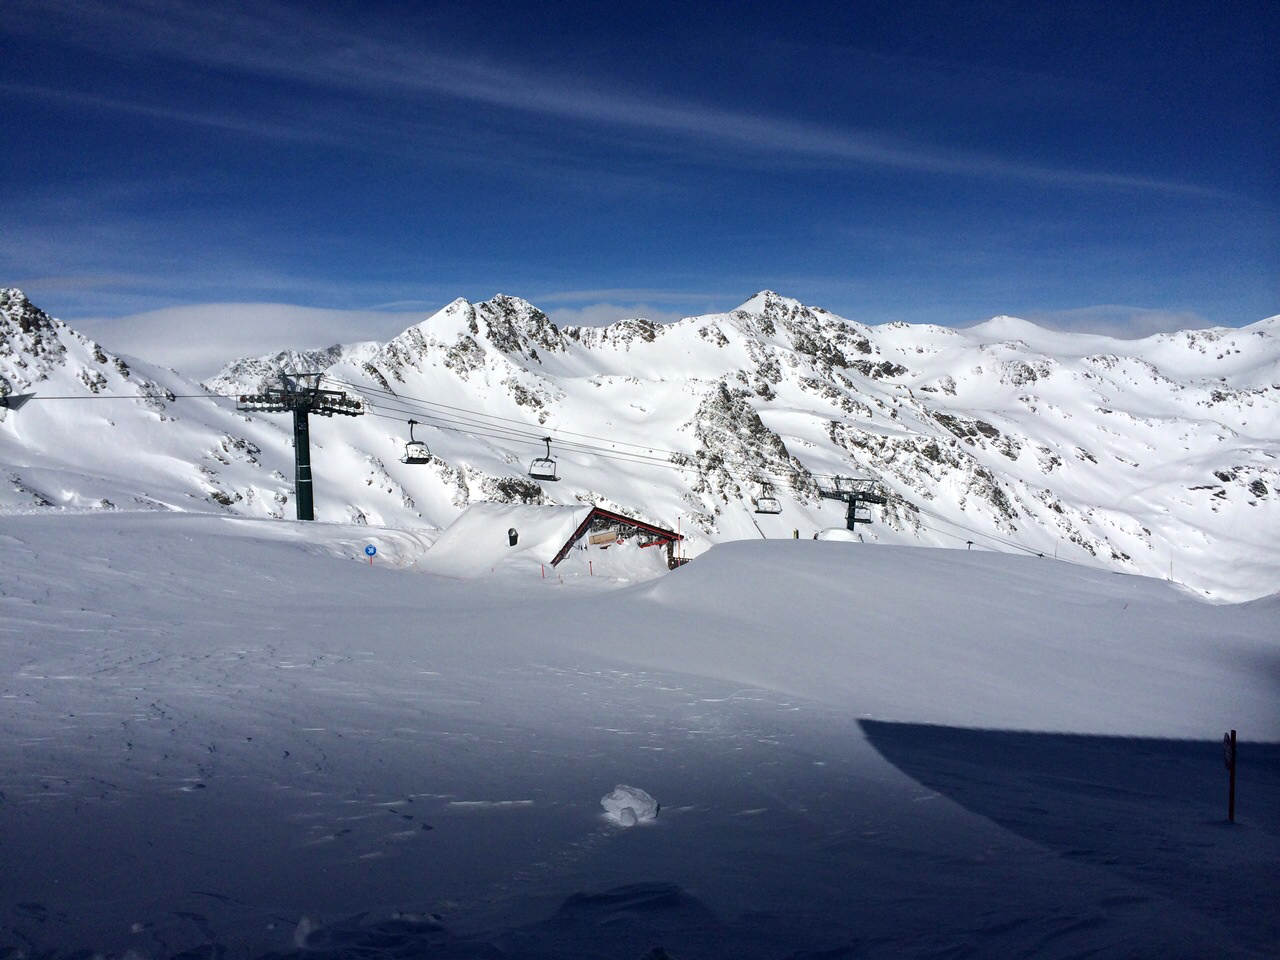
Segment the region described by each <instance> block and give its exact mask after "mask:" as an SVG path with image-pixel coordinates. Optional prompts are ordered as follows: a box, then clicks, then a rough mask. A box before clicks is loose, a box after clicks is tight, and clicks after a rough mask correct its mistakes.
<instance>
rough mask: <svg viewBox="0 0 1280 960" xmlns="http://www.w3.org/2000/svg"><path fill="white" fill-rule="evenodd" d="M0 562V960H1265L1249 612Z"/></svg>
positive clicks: (1062, 599)
mask: <svg viewBox="0 0 1280 960" xmlns="http://www.w3.org/2000/svg"><path fill="white" fill-rule="evenodd" d="M566 509H568V508H560V509H559V510H556V511H553V512H552V515H553V516H554V515H556V514H559V513H560V512H561V511H563V510H566ZM528 510H529V508H528V507H518V506H505V507H499V506H496V505H486V506H485V509H484V510H482V511H480V513H497V514H501V516H497V517H494V518H493V519H496V520H499V521H500V522H501V523H502V524H503V525H505V524H506V523H507V522H514V523H521V524H522V525H523V524H524V520H523V519H522V518H523V516H524V514H525V513H526V512H527V511H528ZM527 532H528V534H529V538H530V539H537V537H538V536H548V537H550V540H549V541H547V542H555V541H556V540H558V538H559V534H557V533H555V532H554V531H550V530H548V531H543V532H541V533H539V532H538V531H536V530H534V529H533V528H532V527H529V528H527ZM523 542H524V541H523V539H522V543H523ZM0 545H2V546H3V549H4V555H5V559H6V563H5V568H4V573H3V575H2V579H0V583H2V584H3V590H0V638H3V641H2V642H0V730H2V731H3V732H4V736H3V737H0V864H3V870H2V871H0V873H2V879H0V889H3V890H4V891H5V896H3V897H0V956H3V957H7V958H13V960H17V958H22V957H33V958H34V957H47V958H50V960H73V958H82V957H89V956H95V957H102V958H104V960H135V958H156V960H161V958H172V960H179V958H193V957H223V958H226V960H250V958H252V960H284V958H290V960H308V958H311V960H314V958H316V957H334V958H337V957H342V958H348V957H356V958H378V960H390V958H410V957H451V958H464V957H466V958H487V960H503V958H507V960H578V958H582V957H602V958H611V960H637V958H640V957H648V958H650V960H657V958H659V957H664V956H669V957H672V958H675V960H722V958H726V957H732V958H735V960H736V958H742V960H831V958H845V957H847V958H881V960H902V958H918V960H927V958H935V960H936V958H937V957H948V956H964V957H972V958H983V960H987V958H989V960H1005V958H1009V957H1036V958H1040V960H1068V958H1078V957H1085V956H1087V957H1096V958H1111V960H1129V958H1133V957H1161V958H1181V960H1192V958H1201V957H1221V958H1237V960H1262V958H1267V957H1273V956H1274V954H1275V950H1274V948H1275V944H1276V943H1277V939H1278V938H1280V915H1278V914H1277V913H1276V910H1275V903H1276V897H1277V894H1280V877H1278V876H1277V874H1276V870H1275V866H1276V863H1277V861H1278V859H1280V746H1278V745H1277V741H1280V697H1277V690H1276V682H1277V681H1276V678H1277V676H1278V675H1280V674H1278V673H1277V670H1276V666H1277V656H1278V652H1277V649H1276V644H1275V622H1276V614H1277V602H1276V598H1268V599H1264V600H1258V601H1253V602H1251V603H1244V604H1210V603H1204V602H1201V601H1198V600H1197V599H1195V598H1194V597H1192V596H1189V595H1188V594H1187V593H1186V592H1185V591H1183V590H1180V589H1179V588H1177V587H1176V586H1174V585H1171V584H1168V583H1164V582H1161V581H1157V580H1152V579H1149V578H1142V577H1117V576H1113V575H1110V574H1108V573H1105V572H1103V571H1098V570H1090V569H1087V568H1083V567H1066V566H1063V565H1060V564H1052V563H1046V562H1044V561H1041V560H1039V559H1038V558H1035V557H1027V556H1010V555H1001V554H994V553H988V552H977V551H972V552H971V551H966V550H963V549H951V550H946V549H939V550H920V549H910V548H903V547H893V546H887V547H886V546H872V545H864V544H856V543H855V544H848V543H827V542H814V541H812V540H808V539H805V540H799V541H794V540H776V541H768V542H762V541H760V540H756V541H744V542H737V543H729V544H720V545H715V546H713V547H712V548H711V549H709V550H708V551H707V552H706V553H705V554H703V555H702V556H701V557H699V558H698V559H697V560H696V561H695V562H693V563H691V564H689V565H687V566H684V567H681V568H679V569H678V570H676V571H674V572H672V573H670V574H668V575H666V576H660V577H655V578H652V579H650V580H649V581H647V582H644V583H639V584H633V585H630V586H626V587H622V588H621V589H620V588H619V581H618V580H617V579H610V578H606V577H602V576H594V577H593V576H590V575H589V573H588V572H587V571H586V570H585V569H582V567H581V566H580V567H579V569H578V570H577V571H575V573H574V574H572V575H571V574H569V573H566V574H565V575H563V576H560V575H557V576H554V577H547V578H545V579H544V578H541V577H539V576H537V574H536V567H534V569H533V570H527V569H519V568H517V567H502V568H499V570H498V571H497V572H496V573H495V574H493V575H484V576H480V577H479V578H478V579H469V580H463V579H459V578H458V577H457V576H452V575H438V574H432V573H427V572H424V568H425V566H426V564H427V561H428V559H429V558H430V556H431V553H432V551H433V550H434V549H435V547H432V548H431V549H430V550H428V549H426V547H427V544H426V542H425V541H424V540H423V539H422V538H420V537H417V536H415V535H413V534H411V533H407V532H405V531H399V530H391V529H381V530H379V529H373V528H370V527H367V526H360V525H343V524H335V523H311V524H307V523H298V522H293V521H286V522H276V521H269V520H261V519H247V518H240V517H234V516H215V515H210V514H191V513H181V514H180V513H172V512H166V513H160V512H150V513H143V512H136V511H135V512H125V511H101V512H95V513H66V512H54V511H43V512H39V513H35V514H32V515H27V516H9V517H6V518H5V522H4V524H3V527H2V528H0ZM366 545H367V546H375V547H376V549H377V555H376V557H375V560H374V562H372V563H370V562H368V561H367V560H366V558H365V555H364V552H363V548H364V547H365V546H366ZM465 547H466V545H465V544H459V545H456V546H455V547H454V549H459V550H461V549H465ZM424 551H425V552H424ZM472 557H473V558H474V559H480V557H478V556H477V555H476V554H475V553H473V554H472ZM597 572H598V571H597ZM1237 727H1238V728H1239V734H1240V772H1239V791H1238V794H1239V796H1238V805H1237V809H1236V822H1235V824H1234V825H1230V824H1228V822H1227V819H1226V818H1227V776H1226V771H1225V770H1224V769H1223V759H1222V746H1221V740H1222V735H1223V732H1224V730H1226V729H1229V728H1237ZM619 785H626V786H628V787H630V788H632V790H633V791H643V792H644V795H645V796H648V797H651V798H652V800H653V802H654V803H655V804H656V807H657V809H656V811H654V812H656V814H657V816H656V818H655V819H642V820H640V821H639V822H638V823H635V824H634V825H632V826H626V824H627V823H628V822H629V821H628V820H627V819H625V818H623V817H618V816H610V815H609V812H608V806H607V804H606V800H607V799H608V798H610V797H612V796H614V794H615V791H616V789H617V787H618V786H619ZM628 795H630V794H628ZM659 948H661V949H662V950H663V951H665V952H662V953H659V952H657V950H658V949H659Z"/></svg>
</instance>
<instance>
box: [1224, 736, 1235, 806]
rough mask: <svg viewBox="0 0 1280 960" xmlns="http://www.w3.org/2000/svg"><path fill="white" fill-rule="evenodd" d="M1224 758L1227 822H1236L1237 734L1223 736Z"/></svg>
mask: <svg viewBox="0 0 1280 960" xmlns="http://www.w3.org/2000/svg"><path fill="white" fill-rule="evenodd" d="M1222 758H1223V760H1225V761H1226V764H1227V773H1228V781H1227V782H1228V787H1227V820H1229V821H1230V822H1231V823H1235V822H1236V732H1235V731H1234V730H1232V731H1231V732H1230V733H1224V734H1223V735H1222Z"/></svg>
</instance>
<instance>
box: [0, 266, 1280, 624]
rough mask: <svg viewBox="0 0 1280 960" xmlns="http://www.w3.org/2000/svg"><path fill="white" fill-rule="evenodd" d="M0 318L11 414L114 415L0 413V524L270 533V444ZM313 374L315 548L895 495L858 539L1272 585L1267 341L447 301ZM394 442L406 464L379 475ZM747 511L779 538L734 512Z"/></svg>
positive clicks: (1209, 591) (1276, 363)
mask: <svg viewBox="0 0 1280 960" xmlns="http://www.w3.org/2000/svg"><path fill="white" fill-rule="evenodd" d="M3 303H4V306H3V310H4V313H3V317H4V319H3V321H0V323H3V324H4V326H2V327H0V330H5V331H9V332H8V333H7V334H0V336H4V337H5V340H4V350H3V353H4V355H3V356H2V357H0V376H3V377H5V378H6V380H7V381H8V382H9V383H10V384H11V387H10V389H12V390H14V391H17V392H22V391H24V390H27V389H30V388H31V384H35V386H34V389H35V390H36V392H37V393H38V394H45V393H53V392H57V393H68V394H71V395H76V396H90V395H94V396H99V395H103V394H111V395H113V396H114V395H116V394H119V395H121V396H126V397H133V398H134V399H132V400H128V401H120V402H119V406H118V407H117V406H116V405H114V404H111V403H108V402H98V403H80V404H74V403H71V402H67V403H66V405H65V408H64V409H61V410H56V407H55V403H54V402H53V401H49V402H47V403H38V402H33V403H31V404H28V405H27V406H26V407H24V408H22V410H21V411H18V412H16V413H15V412H8V413H7V414H6V415H5V418H4V421H3V422H2V423H0V452H2V453H3V454H4V459H5V462H6V463H7V464H13V465H14V466H13V467H12V468H11V471H10V483H9V485H8V489H7V490H5V491H4V494H3V496H4V501H5V503H6V505H7V506H8V508H9V509H18V508H30V507H34V506H36V505H38V504H40V503H41V502H42V501H43V502H44V503H48V504H53V505H55V506H61V505H85V504H93V503H96V502H98V501H99V500H100V499H102V498H106V499H108V500H110V501H111V502H112V503H116V501H117V500H120V499H124V500H126V501H131V500H136V499H137V498H138V497H141V496H143V495H144V494H145V495H146V496H147V497H149V498H150V499H151V500H154V501H158V502H160V503H162V504H163V505H164V506H166V507H170V508H179V509H197V508H203V509H211V508H213V509H216V508H217V506H216V503H215V502H214V501H216V502H217V503H222V504H223V507H222V508H223V509H227V510H231V511H234V512H237V513H242V514H245V515H250V516H272V515H274V516H289V515H292V511H293V506H292V503H291V502H290V500H291V486H292V485H291V478H292V461H291V452H290V450H289V443H288V436H287V431H288V429H289V424H288V423H287V418H286V417H285V416H284V415H276V416H271V415H256V416H254V417H252V418H249V417H245V416H243V415H237V414H235V413H234V412H233V411H232V410H231V409H230V407H231V406H232V404H231V403H229V402H227V401H225V400H224V401H222V402H221V403H219V402H217V401H214V400H211V399H196V400H181V399H180V400H176V401H173V402H167V403H166V406H165V408H164V410H163V412H161V411H157V410H153V409H151V408H150V407H148V406H147V405H148V404H152V405H154V403H155V402H154V401H150V400H145V399H138V397H139V396H140V395H143V394H146V391H147V389H150V388H143V387H140V386H139V382H138V379H137V378H138V376H139V374H138V373H135V374H134V375H133V377H134V379H133V380H128V378H125V377H124V376H123V375H122V374H119V373H118V370H117V369H116V367H115V358H112V357H111V356H110V355H109V354H106V353H105V351H103V350H101V348H97V347H95V346H94V345H91V344H89V343H88V342H87V341H83V338H78V337H77V336H76V335H75V334H73V333H72V332H71V331H69V330H67V329H66V328H65V327H63V326H62V325H60V324H58V323H57V321H50V320H48V319H47V318H45V320H43V321H40V323H39V324H36V326H38V327H40V329H42V330H47V331H48V332H47V333H44V334H42V335H41V342H42V343H43V342H46V341H52V340H57V341H58V342H59V343H65V344H67V346H66V347H65V349H64V352H63V354H60V355H58V356H57V357H53V356H51V355H49V353H48V350H47V348H45V347H42V346H41V344H40V343H36V342H33V341H31V340H30V338H29V337H28V336H27V335H26V334H21V333H14V332H13V331H14V330H16V329H17V328H18V327H17V326H15V324H18V321H17V320H15V319H14V318H15V317H18V316H20V315H22V316H25V315H27V314H24V313H23V311H28V312H29V311H30V310H31V309H33V308H30V306H29V305H26V302H25V299H23V298H22V297H21V295H20V294H19V293H18V292H16V291H9V292H8V293H7V294H5V300H4V301H3ZM41 324H43V326H41ZM19 325H20V324H19ZM24 337H27V339H24ZM42 350H43V351H44V352H42ZM95 350H96V351H97V354H100V355H102V356H103V358H104V359H103V360H101V361H99V360H97V359H95V357H96V355H97V354H95V352H94V351H95ZM130 363H132V361H130ZM20 364H26V366H25V367H23V366H20ZM277 365H278V363H277ZM37 368H38V370H37ZM133 369H135V370H137V371H142V370H144V369H145V370H146V376H147V377H148V378H150V379H149V382H152V381H154V382H155V383H156V384H158V385H159V386H161V387H163V388H164V389H168V390H170V391H171V392H174V393H201V392H202V391H201V389H200V388H198V387H196V386H195V385H192V384H189V383H185V382H184V381H182V380H181V378H179V377H177V376H175V375H173V374H172V373H167V372H164V371H155V370H152V368H144V367H143V366H142V365H138V364H134V367H133ZM273 369H276V368H275V367H272V366H271V364H270V363H269V362H265V361H264V363H259V364H252V363H248V362H245V361H241V362H239V363H238V364H236V363H233V364H231V365H229V366H228V368H227V369H226V370H224V372H223V374H222V375H220V377H219V378H218V379H217V381H216V383H211V384H210V386H215V387H216V388H217V389H218V391H220V392H223V393H225V394H235V393H239V392H243V391H252V390H255V389H258V388H259V386H260V385H261V376H262V374H263V373H264V371H268V370H273ZM113 371H115V372H113ZM236 371H241V372H242V373H239V374H238V373H237V372H236ZM37 373H38V375H36V374H37ZM327 374H328V376H327V379H326V386H329V387H331V388H337V389H345V390H348V391H350V392H351V393H353V394H355V395H357V396H359V397H361V398H362V399H363V400H364V401H365V402H366V404H367V407H368V410H369V414H370V415H366V416H362V417H358V418H354V419H347V418H336V419H334V420H324V421H321V420H319V419H318V418H313V426H312V432H311V434H312V445H313V452H312V463H313V468H314V471H315V476H316V502H317V515H318V516H319V518H320V519H323V520H331V521H343V522H370V523H374V524H384V525H389V526H401V527H410V526H413V527H428V528H434V529H440V528H443V527H446V526H448V524H449V523H451V522H452V521H453V520H454V519H455V518H456V517H457V515H458V514H459V513H460V512H461V510H462V509H463V508H465V507H466V506H467V505H468V504H469V503H472V502H474V501H478V500H500V501H522V502H529V503H559V504H564V505H574V504H585V503H598V504H600V505H602V506H606V507H610V508H616V509H620V510H623V511H625V512H627V513H629V514H632V515H635V516H638V517H641V518H643V519H646V520H649V521H652V522H656V523H659V524H662V525H664V526H668V527H677V526H679V527H680V528H681V530H682V532H684V533H686V534H687V535H689V537H690V540H689V542H688V544H687V548H688V551H689V552H690V553H691V554H695V555H696V554H697V553H698V552H700V551H701V550H703V549H705V548H706V546H707V545H709V544H711V543H714V542H719V541H725V540H734V539H744V538H760V537H766V538H776V537H791V536H792V535H793V534H795V533H798V535H799V536H801V537H806V538H807V537H810V536H812V535H813V534H814V533H815V532H816V531H819V530H824V529H827V528H832V527H840V526H843V522H844V510H843V505H842V504H839V503H833V502H832V501H829V500H826V501H824V500H822V499H820V498H819V496H818V491H819V488H821V487H827V486H829V485H830V484H831V482H832V479H831V478H832V477H834V476H837V475H843V476H861V477H869V478H872V479H875V480H877V481H879V482H880V484H881V485H882V488H883V489H884V490H885V491H886V492H887V493H888V494H889V495H890V499H889V502H888V503H887V504H886V505H885V506H883V507H880V508H876V520H877V522H876V523H874V524H871V525H867V526H862V527H860V529H859V531H858V533H859V535H860V536H861V537H862V538H863V539H865V540H874V541H879V542H886V543H903V544H925V545H931V546H943V545H951V546H956V545H961V546H963V545H965V544H966V542H972V545H973V547H974V548H975V549H994V550H1001V551H1010V550H1013V551H1025V552H1030V553H1033V554H1035V553H1040V554H1044V555H1045V556H1047V557H1048V556H1056V557H1058V558H1060V559H1064V560H1071V561H1075V562H1082V563H1085V564H1088V565H1092V566H1099V567H1103V568H1107V569H1113V570H1117V571H1122V572H1127V573H1138V574H1145V575H1149V576H1158V577H1167V578H1172V579H1173V580H1175V581H1177V582H1180V583H1184V584H1186V585H1188V586H1189V587H1191V588H1193V589H1194V590H1196V591H1197V592H1199V593H1201V594H1202V595H1207V596H1210V597H1214V598H1218V599H1223V600H1240V599H1247V598H1250V597H1257V596H1263V595H1267V594H1270V593H1273V592H1275V591H1276V590H1277V585H1278V583H1280V577H1277V571H1278V570H1280V496H1277V492H1276V491H1277V489H1278V488H1280V459H1278V458H1280V318H1271V319H1269V320H1263V321H1260V322H1258V323H1254V324H1252V325H1249V326H1246V327H1242V328H1239V329H1214V330H1198V331H1186V332H1182V333H1177V334H1162V335H1157V336H1154V337H1150V338H1147V339H1145V340H1137V341H1124V340H1116V339H1111V338H1106V337H1097V336H1084V335H1069V334H1063V333H1057V332H1053V331H1048V330H1043V329H1040V328H1038V327H1036V326H1034V325H1032V324H1029V323H1027V322H1025V321H1022V320H1017V319H1014V318H1010V317H998V318H995V319H993V320H990V321H988V322H986V323H984V324H981V325H979V326H977V327H973V328H971V329H968V330H954V329H948V328H941V327H934V326H917V325H908V324H901V323H897V324H888V325H883V326H868V325H864V324H860V323H856V322H853V321H849V320H845V319H842V318H840V317H837V316H835V315H833V314H830V313H828V312H826V311H824V310H821V309H819V308H811V307H806V306H804V305H802V304H800V303H798V302H796V301H794V300H789V299H787V298H784V297H781V296H778V295H776V294H773V293H770V292H762V293H760V294H757V295H756V296H754V297H752V298H751V299H750V300H748V301H747V302H746V303H744V304H743V305H742V306H741V307H740V308H739V309H737V310H734V311H730V312H728V313H724V314H712V315H708V316H703V317H691V318H688V319H685V320H682V321H680V322H678V323H674V324H669V325H658V324H653V323H650V322H648V321H645V320H628V321H622V322H619V323H616V324H613V325H611V326H609V327H604V328H574V327H570V328H564V329H559V328H557V327H556V326H555V325H554V324H553V323H551V321H550V320H549V319H548V318H547V316H546V315H545V314H544V313H543V312H542V311H540V310H538V309H537V308H536V307H534V306H533V305H532V304H529V303H527V302H525V301H523V300H519V299H517V298H514V297H507V296H497V297H495V298H493V299H492V300H489V301H486V302H483V303H475V304H473V303H469V302H467V301H465V300H458V301H455V302H454V303H452V304H450V305H449V306H447V307H445V308H444V309H443V310H441V311H440V312H439V313H437V314H436V315H434V316H432V317H431V318H429V319H428V320H426V321H424V322H422V323H420V324H417V325H415V326H413V327H411V328H409V329H408V330H406V331H405V332H404V333H402V334H401V335H400V336H398V337H396V338H395V339H393V340H391V341H390V342H389V343H387V344H385V345H383V346H381V347H379V348H377V349H364V348H362V349H361V350H360V351H356V352H354V353H351V354H349V355H347V356H345V357H343V358H341V359H337V360H336V362H334V363H332V365H330V366H328V367H327ZM95 375H97V376H98V377H100V378H101V379H102V382H98V380H97V379H95ZM241 375H243V379H239V377H241ZM86 378H87V379H86ZM37 381H39V382H37ZM94 384H97V386H96V390H97V392H96V393H95V387H94ZM0 389H3V387H2V386H0ZM131 391H132V392H131ZM108 408H109V409H108ZM161 416H163V417H164V419H160V417H161ZM108 419H110V420H111V421H112V422H110V423H107V421H108ZM410 419H414V420H416V421H418V423H419V426H418V427H417V428H416V437H417V439H420V440H426V441H427V442H428V444H429V445H430V448H431V453H432V457H431V460H430V462H429V463H427V464H424V465H407V464H402V463H400V462H399V457H400V454H401V452H402V450H403V444H404V441H405V440H407V439H408V425H407V421H408V420H410ZM24 424H25V426H24ZM46 429H48V430H49V431H50V433H49V436H48V438H47V439H37V434H43V433H44V431H45V430H46ZM544 436H550V437H551V438H552V454H553V455H554V456H556V457H557V459H558V461H559V472H560V475H561V477H562V478H563V479H562V480H561V481H560V482H558V483H547V484H541V485H539V484H538V483H535V482H534V481H532V480H530V479H529V478H528V477H527V476H526V475H525V471H526V469H527V467H528V465H529V462H530V460H531V459H532V458H533V457H535V456H540V455H542V453H543V452H544V449H545V448H544V446H543V443H542V441H541V439H540V438H542V437H544ZM113 441H114V442H113ZM241 444H245V445H247V446H242V445H241ZM183 464H185V466H182V465H183ZM55 475H56V477H57V478H58V480H57V482H53V480H52V479H51V478H52V477H53V476H55ZM766 483H767V484H770V485H772V488H773V489H772V493H773V494H774V495H776V497H777V498H778V499H779V501H780V504H781V507H782V512H781V513H780V514H777V515H770V516H765V515H759V514H755V513H754V512H753V509H752V501H753V498H755V497H758V496H759V495H760V494H761V493H762V492H763V491H764V487H763V484H766ZM157 491H158V492H157ZM210 497H213V498H214V501H211V500H210V499H209V498H210ZM117 505H126V504H117Z"/></svg>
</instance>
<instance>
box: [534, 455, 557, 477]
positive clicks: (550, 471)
mask: <svg viewBox="0 0 1280 960" xmlns="http://www.w3.org/2000/svg"><path fill="white" fill-rule="evenodd" d="M529 476H531V477H533V479H535V480H559V479H560V478H559V477H557V476H556V462H555V461H554V460H551V459H548V458H547V457H539V458H538V459H537V460H535V461H533V463H531V464H530V465H529Z"/></svg>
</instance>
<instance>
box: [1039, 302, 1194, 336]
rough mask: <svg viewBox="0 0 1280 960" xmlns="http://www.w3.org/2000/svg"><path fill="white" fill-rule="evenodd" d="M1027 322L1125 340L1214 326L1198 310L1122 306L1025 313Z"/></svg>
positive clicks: (1054, 328) (1066, 330) (1071, 331)
mask: <svg viewBox="0 0 1280 960" xmlns="http://www.w3.org/2000/svg"><path fill="white" fill-rule="evenodd" d="M1023 319H1025V320H1030V321H1031V322H1032V323H1035V324H1038V325H1039V326H1042V327H1048V328H1050V329H1052V330H1062V331H1064V332H1067V333H1098V334H1103V335H1105V336H1108V337H1119V338H1121V339H1125V340H1137V339H1141V338H1143V337H1149V336H1152V335H1154V334H1157V333H1173V332H1176V331H1178V330H1198V329H1201V328H1203V327H1208V326H1211V324H1210V322H1209V321H1208V320H1206V319H1205V318H1204V317H1202V316H1201V315H1200V314H1198V313H1196V312H1195V311H1194V310H1172V309H1161V308H1153V307H1128V306H1121V305H1118V304H1098V305H1095V306H1090V307H1076V308H1074V309H1071V310H1040V311H1031V312H1027V313H1024V314H1023Z"/></svg>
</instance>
